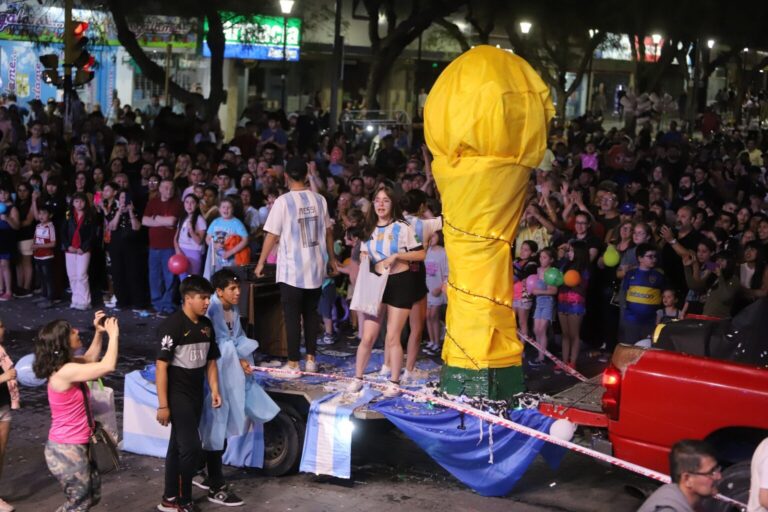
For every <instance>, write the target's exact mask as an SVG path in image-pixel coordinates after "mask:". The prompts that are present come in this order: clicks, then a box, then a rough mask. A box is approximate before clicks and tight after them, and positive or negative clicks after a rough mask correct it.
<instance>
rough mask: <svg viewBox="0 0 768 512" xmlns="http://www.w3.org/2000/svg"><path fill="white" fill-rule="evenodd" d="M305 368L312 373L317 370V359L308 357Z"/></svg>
mask: <svg viewBox="0 0 768 512" xmlns="http://www.w3.org/2000/svg"><path fill="white" fill-rule="evenodd" d="M304 370H305V371H308V372H312V373H315V372H317V361H314V360H310V359H307V362H306V363H305V364H304Z"/></svg>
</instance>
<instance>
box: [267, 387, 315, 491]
mask: <svg viewBox="0 0 768 512" xmlns="http://www.w3.org/2000/svg"><path fill="white" fill-rule="evenodd" d="M278 405H279V406H280V412H279V413H278V415H277V416H275V418H274V419H273V420H272V421H270V422H268V423H265V424H264V474H266V475H269V476H282V475H286V474H289V473H294V472H296V470H298V469H299V462H300V461H301V452H302V449H303V448H304V430H305V428H306V424H305V422H304V419H303V418H302V417H301V415H299V413H298V412H296V409H294V408H293V407H291V406H290V405H288V404H286V403H281V402H278Z"/></svg>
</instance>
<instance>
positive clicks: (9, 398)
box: [0, 319, 20, 512]
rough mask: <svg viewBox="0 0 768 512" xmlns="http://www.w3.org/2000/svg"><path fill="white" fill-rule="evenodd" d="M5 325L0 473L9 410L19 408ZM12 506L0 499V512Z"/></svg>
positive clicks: (0, 357)
mask: <svg viewBox="0 0 768 512" xmlns="http://www.w3.org/2000/svg"><path fill="white" fill-rule="evenodd" d="M4 341H5V324H4V323H3V321H2V319H0V473H2V471H3V459H4V458H5V448H6V446H7V444H8V434H9V433H10V431H11V416H12V413H11V410H12V409H18V408H19V407H20V402H19V386H18V384H17V382H16V370H15V369H14V368H13V361H12V360H11V358H10V357H8V354H7V353H6V352H5V348H3V342H4ZM12 510H13V506H12V505H10V504H9V503H8V502H6V501H5V500H3V499H2V498H0V512H10V511H12Z"/></svg>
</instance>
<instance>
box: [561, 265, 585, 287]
mask: <svg viewBox="0 0 768 512" xmlns="http://www.w3.org/2000/svg"><path fill="white" fill-rule="evenodd" d="M563 282H564V283H565V286H570V287H571V288H573V287H574V286H579V283H581V274H579V272H578V271H577V270H573V269H571V270H569V271H568V272H566V273H565V275H564V276H563Z"/></svg>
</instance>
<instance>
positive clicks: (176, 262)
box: [168, 254, 189, 276]
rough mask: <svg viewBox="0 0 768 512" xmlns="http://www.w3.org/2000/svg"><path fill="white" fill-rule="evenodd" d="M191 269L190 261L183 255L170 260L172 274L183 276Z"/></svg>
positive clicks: (169, 267) (177, 255) (172, 257)
mask: <svg viewBox="0 0 768 512" xmlns="http://www.w3.org/2000/svg"><path fill="white" fill-rule="evenodd" d="M188 268H189V260H188V259H187V257H186V256H184V255H183V254H174V255H173V256H171V257H170V258H168V270H170V271H171V273H172V274H176V275H177V276H178V275H181V274H183V273H184V272H186V271H187V269H188Z"/></svg>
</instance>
